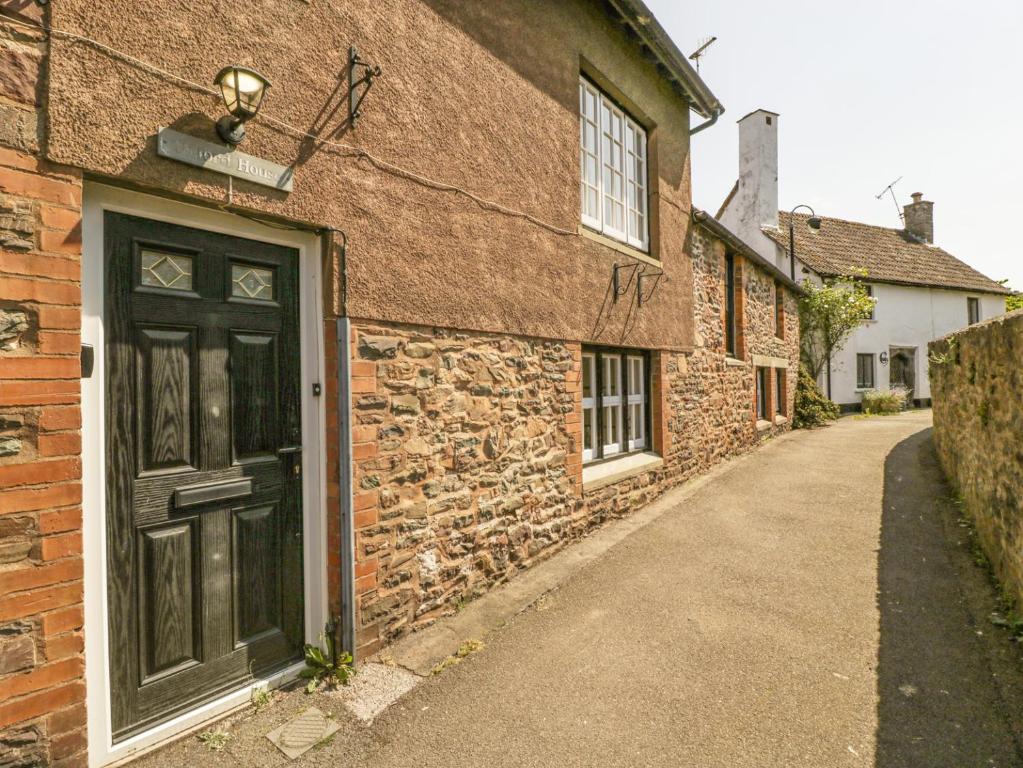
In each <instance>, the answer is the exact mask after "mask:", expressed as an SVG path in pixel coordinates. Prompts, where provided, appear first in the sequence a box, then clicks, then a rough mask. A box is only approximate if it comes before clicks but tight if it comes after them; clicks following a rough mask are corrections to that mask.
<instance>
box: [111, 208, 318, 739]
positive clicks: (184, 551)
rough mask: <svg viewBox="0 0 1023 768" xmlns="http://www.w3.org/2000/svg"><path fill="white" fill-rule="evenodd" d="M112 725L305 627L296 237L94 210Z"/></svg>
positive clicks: (273, 661)
mask: <svg viewBox="0 0 1023 768" xmlns="http://www.w3.org/2000/svg"><path fill="white" fill-rule="evenodd" d="M105 233H106V235H105V249H106V251H105V252H106V322H105V328H106V360H107V363H106V366H107V367H106V393H107V397H106V410H107V415H106V430H107V432H106V435H107V445H106V451H107V484H106V488H107V583H108V610H109V633H110V642H109V654H110V688H111V707H112V721H113V731H114V740H115V741H118V740H121V739H123V738H125V737H127V736H129V735H131V734H133V733H135V732H138V731H140V730H142V729H144V728H147V727H149V726H152V725H154V724H156V723H159V722H161V721H164V720H167V719H169V718H171V717H173V716H175V715H177V714H180V713H181V712H184V711H187V710H189V709H191V708H194V707H195V706H197V705H199V704H202V703H203V702H205V701H209V700H211V699H213V698H215V697H217V696H219V695H223V694H224V693H227V692H229V691H231V690H232V689H237V688H239V687H241V686H243V685H245V684H246V683H247V682H249V681H251V680H252V678H253V677H254V676H259V675H262V674H265V673H266V672H268V671H270V670H273V669H276V668H280V667H282V666H284V665H286V664H287V663H289V662H290V661H292V660H294V659H297V658H299V657H300V655H301V647H302V641H303V635H304V632H303V613H304V609H303V599H302V595H303V591H302V564H303V560H302V503H301V498H302V497H301V471H302V465H301V453H300V450H301V444H302V435H301V419H300V382H301V378H300V369H299V323H298V298H297V297H298V253H297V251H295V250H294V249H291V248H285V247H282V246H277V245H269V244H267V243H260V242H256V241H252V240H245V239H241V238H237V237H228V236H225V235H220V234H214V233H210V232H203V231H200V230H197V229H190V228H188V227H182V226H176V225H172V224H165V223H162V222H156V221H150V220H147V219H141V218H137V217H134V216H127V215H123V214H118V213H111V212H108V213H106V214H105Z"/></svg>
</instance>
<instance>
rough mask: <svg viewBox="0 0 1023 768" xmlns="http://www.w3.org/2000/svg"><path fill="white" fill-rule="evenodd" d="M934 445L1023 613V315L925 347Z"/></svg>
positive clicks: (1008, 316) (976, 327)
mask: <svg viewBox="0 0 1023 768" xmlns="http://www.w3.org/2000/svg"><path fill="white" fill-rule="evenodd" d="M930 356H931V362H930V378H931V395H932V398H933V404H934V443H935V446H936V447H937V451H938V457H939V458H940V460H941V465H942V467H943V468H944V470H945V474H946V475H947V476H948V478H949V480H950V481H951V483H952V485H953V486H954V487H955V488H956V489H957V490H958V492H959V493H960V494H961V496H962V499H963V503H964V504H965V505H966V510H967V512H968V513H969V515H970V517H971V518H972V519H973V521H974V523H975V524H976V527H977V534H978V537H979V539H980V543H981V545H982V546H983V548H984V552H985V553H986V554H987V556H988V559H989V560H990V561H991V564H992V565H993V566H994V569H995V572H996V573H997V575H998V577H999V579H1000V580H1001V582H1002V584H1003V585H1004V587H1005V590H1006V593H1007V594H1009V595H1012V596H1013V597H1014V598H1015V599H1016V600H1017V604H1018V605H1023V453H1021V448H1020V435H1021V434H1023V402H1021V401H1020V391H1021V390H1023V371H1021V369H1020V360H1021V359H1023V310H1017V311H1015V312H1010V313H1009V314H1006V315H1002V316H1000V317H997V318H994V319H992V320H988V321H987V322H984V323H980V324H978V325H973V326H970V327H969V328H967V329H965V330H963V331H959V332H958V333H955V334H952V335H951V336H946V337H945V338H944V339H939V340H937V341H934V342H931V345H930Z"/></svg>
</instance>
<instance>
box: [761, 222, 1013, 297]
mask: <svg viewBox="0 0 1023 768" xmlns="http://www.w3.org/2000/svg"><path fill="white" fill-rule="evenodd" d="M791 216H792V214H790V213H786V212H783V211H779V213H778V225H779V226H778V229H774V228H771V227H765V228H764V234H765V235H767V236H768V237H770V238H771V239H772V240H774V242H776V243H777V244H778V245H780V246H781V247H782V248H784V249H785V251H786V252H787V251H788V247H789V234H788V228H789V218H790V217H791ZM808 218H809V216H808V215H806V214H801V213H797V214H795V225H796V226H795V233H796V257H797V258H798V259H800V260H801V261H802V262H803V263H804V264H806V265H807V266H808V267H810V268H811V269H812V270H814V271H815V272H817V273H818V274H820V275H823V276H827V277H830V276H835V275H851V274H854V273H856V272H858V271H860V270H866V272H867V279H868V280H874V281H877V282H879V283H900V284H903V285H921V286H930V287H934V288H958V289H963V290H969V291H977V292H981V293H1003V294H1007V293H1009V292H1010V291H1009V290H1008V289H1007V288H1006V287H1005V286H1004V285H1000V284H999V283H996V282H995V281H994V280H992V279H991V278H989V277H985V276H984V275H982V274H981V273H980V272H978V271H977V270H975V269H974V268H973V267H971V266H969V265H968V264H964V263H963V262H961V261H959V259H957V258H956V257H955V256H953V255H952V254H950V253H949V252H948V251H945V250H942V249H941V248H938V247H937V246H935V245H928V244H926V243H922V242H920V241H919V240H916V239H915V238H913V237H912V236H911V235H909V234H908V233H907V232H906V231H905V230H902V229H889V228H888V227H875V226H873V225H870V224H861V223H859V222H856V221H844V220H843V219H833V218H830V217H825V216H821V217H820V219H821V228H820V230H819V231H817V232H815V231H813V230H811V229H810V228H809V227H808V226H807V225H806V220H807V219H808Z"/></svg>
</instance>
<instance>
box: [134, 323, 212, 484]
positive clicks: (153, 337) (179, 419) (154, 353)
mask: <svg viewBox="0 0 1023 768" xmlns="http://www.w3.org/2000/svg"><path fill="white" fill-rule="evenodd" d="M137 339H138V340H137V349H138V361H139V362H138V368H137V371H138V374H137V378H138V384H137V392H138V395H137V400H136V402H137V404H138V412H139V427H138V434H139V463H138V466H139V474H140V475H141V474H145V473H147V472H154V471H160V470H173V469H179V470H180V469H186V470H187V469H196V467H195V466H194V465H193V463H192V462H193V457H194V455H195V450H194V445H193V440H194V436H195V423H196V418H195V416H196V414H195V400H196V398H195V395H194V389H195V379H196V375H197V373H198V370H197V366H196V338H195V329H194V328H160V327H146V326H141V327H139V329H138V337H137Z"/></svg>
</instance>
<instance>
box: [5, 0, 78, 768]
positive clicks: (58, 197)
mask: <svg viewBox="0 0 1023 768" xmlns="http://www.w3.org/2000/svg"><path fill="white" fill-rule="evenodd" d="M0 7H2V8H3V11H4V13H6V14H10V15H14V16H20V17H21V18H23V19H27V20H30V21H33V22H36V23H38V22H41V21H43V14H44V11H43V9H42V8H41V7H40V6H38V5H37V4H35V3H29V2H14V3H10V2H0ZM4 18H5V17H3V16H0V32H3V33H4V34H2V35H0V95H2V97H3V99H4V105H3V106H4V109H5V113H4V114H5V116H17V115H19V114H20V115H22V116H23V117H24V118H25V121H26V122H30V121H35V120H36V117H35V115H34V114H33V113H34V112H35V111H36V110H37V109H38V103H39V102H40V101H42V102H43V103H45V101H46V100H45V98H43V93H42V89H41V84H40V77H41V73H42V72H44V71H45V63H44V62H45V55H46V42H45V39H44V38H43V37H42V36H34V33H32V32H29V31H27V30H25V28H23V27H18V28H15V27H12V26H10V25H9V24H8V23H7V22H6V21H5V20H4ZM16 41H17V42H16ZM33 41H35V43H33ZM33 46H35V47H33ZM44 117H45V116H40V118H39V122H40V123H41V124H44V123H45V120H44V119H43V118H44ZM5 119H9V118H8V117H5ZM10 136H14V137H15V138H17V134H16V132H7V131H0V203H2V204H3V206H4V212H5V213H6V212H13V213H12V215H10V216H5V217H0V219H2V220H3V223H2V224H0V226H4V227H7V226H11V227H12V228H13V236H7V233H4V234H5V239H4V241H3V242H4V243H5V245H4V246H3V248H2V249H0V298H2V299H3V302H4V303H3V305H2V306H0V313H2V312H18V313H22V314H23V315H24V317H26V318H27V319H28V323H29V328H28V331H27V332H26V333H23V334H22V335H21V336H20V337H17V338H15V339H14V340H13V342H10V341H9V345H10V344H13V348H11V349H4V350H2V351H0V419H2V420H3V423H5V424H13V425H15V426H14V427H13V431H11V429H5V432H4V435H5V436H8V435H11V436H13V437H15V438H17V439H18V441H19V443H18V445H19V446H20V450H19V451H18V452H16V453H15V454H14V455H11V456H7V457H4V458H3V460H2V463H0V521H3V520H11V521H14V525H15V527H14V528H13V530H16V531H21V532H22V533H19V534H18V535H20V536H25V537H27V541H26V544H27V546H26V547H25V548H24V552H25V554H24V557H23V558H22V559H20V560H16V561H15V562H6V563H5V564H4V565H0V628H3V627H4V626H7V625H11V624H12V622H17V624H15V625H14V626H18V627H25V628H29V629H28V636H29V637H30V638H31V639H32V641H33V642H34V646H35V648H36V653H35V654H34V657H32V658H30V659H28V661H30V662H31V665H30V667H29V668H27V669H25V668H18V669H15V670H13V671H10V672H6V673H0V729H3V730H6V729H7V728H8V727H18V728H20V727H31V728H34V729H35V730H36V731H37V732H38V733H39V736H40V740H41V747H42V749H43V751H44V754H46V755H47V756H48V759H49V763H50V764H51V765H54V766H75V765H81V766H84V765H86V763H87V754H86V731H85V728H86V712H85V703H84V702H85V685H84V681H83V676H84V657H83V647H84V637H83V634H82V631H81V630H82V619H83V611H82V570H83V561H82V557H81V555H82V532H81V531H82V511H81V506H80V505H81V500H82V488H81V458H80V453H81V437H80V434H79V429H80V428H81V411H80V407H79V399H80V382H79V378H80V375H81V368H80V362H79V357H78V355H79V349H80V346H81V337H80V328H81V282H80V281H81V249H82V244H81V201H82V185H81V174H80V173H79V172H78V171H77V170H75V169H69V168H65V167H61V166H58V165H55V164H53V163H51V162H49V161H47V160H46V159H44V158H42V157H40V156H38V155H36V154H33V153H31V152H28V151H25V147H26V146H28V144H27V143H22V145H21V146H4V141H5V140H7V139H5V138H4V137H10ZM7 222H13V223H11V224H10V225H8V223H7ZM17 551H18V552H22V551H23V549H22V548H18V550H17ZM18 631H23V630H18ZM33 659H34V660H33ZM5 669H6V668H5ZM3 762H4V756H2V755H0V763H3Z"/></svg>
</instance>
